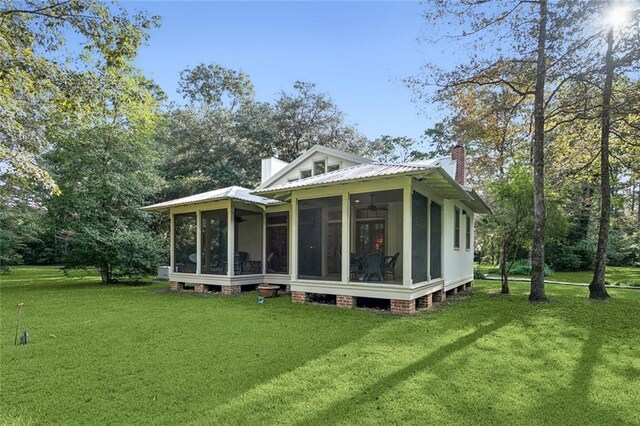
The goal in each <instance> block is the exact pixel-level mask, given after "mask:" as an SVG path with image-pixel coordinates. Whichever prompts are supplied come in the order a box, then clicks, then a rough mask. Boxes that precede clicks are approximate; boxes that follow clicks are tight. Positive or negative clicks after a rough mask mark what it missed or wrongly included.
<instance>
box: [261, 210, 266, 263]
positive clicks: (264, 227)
mask: <svg viewBox="0 0 640 426" xmlns="http://www.w3.org/2000/svg"><path fill="white" fill-rule="evenodd" d="M263 208H264V209H265V210H263V211H262V274H263V275H264V274H266V273H267V212H266V207H263Z"/></svg>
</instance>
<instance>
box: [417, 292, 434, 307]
mask: <svg viewBox="0 0 640 426" xmlns="http://www.w3.org/2000/svg"><path fill="white" fill-rule="evenodd" d="M432 306H433V294H426V295H424V296H422V297H419V298H418V299H416V309H431V307H432Z"/></svg>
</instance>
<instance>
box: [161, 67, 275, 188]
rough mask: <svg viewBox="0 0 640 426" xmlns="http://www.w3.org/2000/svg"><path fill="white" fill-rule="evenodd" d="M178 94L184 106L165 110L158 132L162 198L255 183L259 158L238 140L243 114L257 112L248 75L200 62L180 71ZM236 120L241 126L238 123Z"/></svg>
mask: <svg viewBox="0 0 640 426" xmlns="http://www.w3.org/2000/svg"><path fill="white" fill-rule="evenodd" d="M179 92H180V93H182V94H183V95H184V96H185V100H186V101H187V104H186V105H184V106H178V107H174V108H172V109H170V110H169V111H168V112H167V113H166V115H165V118H166V120H165V123H164V126H163V129H162V130H163V131H162V132H161V133H160V135H159V139H160V142H161V145H162V146H163V147H164V151H165V152H164V163H163V165H162V174H163V177H164V178H165V180H166V181H167V184H168V186H167V188H166V189H165V191H164V194H163V198H177V197H184V196H186V195H191V194H195V193H199V192H204V191H210V190H212V189H214V188H220V187H225V186H229V185H249V186H251V185H253V184H255V183H256V180H257V179H258V178H259V172H260V158H261V157H248V156H247V153H246V152H245V151H244V148H245V147H247V146H248V145H249V144H248V143H242V141H243V140H244V139H243V136H247V135H248V134H249V133H250V132H249V130H248V129H247V125H248V124H247V119H246V118H247V115H251V118H252V119H253V118H257V116H256V114H249V111H260V112H263V111H262V110H259V109H258V108H257V106H256V104H255V103H254V101H253V93H254V89H253V84H252V83H251V80H250V79H249V76H247V75H246V74H245V73H243V72H240V71H234V70H230V69H226V68H224V67H222V66H220V65H218V64H210V65H204V64H200V65H198V66H196V67H195V68H193V69H186V70H184V71H182V72H181V73H180V82H179ZM239 118H241V119H242V121H243V122H242V124H243V126H238V124H239V122H238V121H239ZM265 121H267V120H258V122H260V123H263V122H265ZM252 129H253V127H252ZM248 158H249V160H248Z"/></svg>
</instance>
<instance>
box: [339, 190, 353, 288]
mask: <svg viewBox="0 0 640 426" xmlns="http://www.w3.org/2000/svg"><path fill="white" fill-rule="evenodd" d="M349 207H350V201H349V194H348V193H346V194H342V230H341V232H342V235H341V236H342V260H341V262H342V284H349V275H350V273H351V265H350V263H351V247H350V246H349V235H351V220H350V216H351V212H350V211H349Z"/></svg>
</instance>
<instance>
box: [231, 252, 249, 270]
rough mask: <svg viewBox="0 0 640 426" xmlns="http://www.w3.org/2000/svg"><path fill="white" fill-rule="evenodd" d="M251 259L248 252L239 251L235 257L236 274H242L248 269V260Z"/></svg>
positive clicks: (234, 268)
mask: <svg viewBox="0 0 640 426" xmlns="http://www.w3.org/2000/svg"><path fill="white" fill-rule="evenodd" d="M248 259H249V253H247V252H246V251H238V252H236V254H235V256H234V265H233V270H234V271H235V273H236V274H241V273H243V272H245V270H246V269H247V265H246V263H247V260H248Z"/></svg>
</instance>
